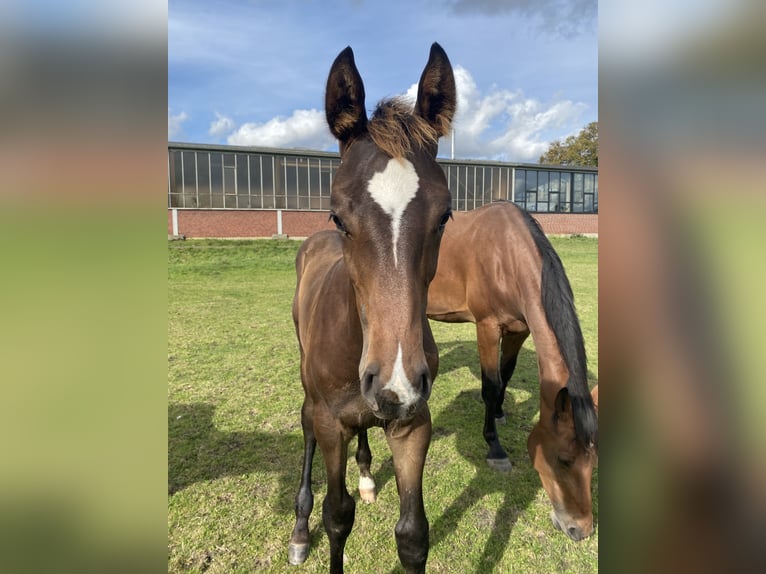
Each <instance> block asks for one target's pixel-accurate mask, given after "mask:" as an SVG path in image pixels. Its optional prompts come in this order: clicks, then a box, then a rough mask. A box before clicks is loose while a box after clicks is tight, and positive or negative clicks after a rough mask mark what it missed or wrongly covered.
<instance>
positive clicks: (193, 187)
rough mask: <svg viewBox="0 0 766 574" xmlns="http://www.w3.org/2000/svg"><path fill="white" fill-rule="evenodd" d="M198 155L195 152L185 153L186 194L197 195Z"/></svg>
mask: <svg viewBox="0 0 766 574" xmlns="http://www.w3.org/2000/svg"><path fill="white" fill-rule="evenodd" d="M195 160H196V154H195V153H194V152H193V151H185V152H183V166H184V194H186V195H190V196H196V195H197V166H196V161H195Z"/></svg>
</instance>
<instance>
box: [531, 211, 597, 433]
mask: <svg viewBox="0 0 766 574" xmlns="http://www.w3.org/2000/svg"><path fill="white" fill-rule="evenodd" d="M519 211H521V213H522V214H523V216H524V220H525V221H526V223H527V227H528V229H529V232H530V234H531V235H532V238H533V239H534V242H535V245H536V246H537V250H538V252H539V253H540V257H541V258H542V267H543V269H542V286H541V290H542V301H543V309H544V311H545V317H546V319H547V320H548V324H549V325H550V327H551V329H552V330H553V334H554V335H555V337H556V342H557V343H558V345H559V350H560V351H561V355H562V356H563V358H564V363H565V364H566V366H567V369H568V370H569V379H568V380H567V391H568V394H569V399H570V401H571V404H572V416H573V418H574V427H575V436H576V437H577V440H578V442H580V444H581V445H582V446H583V447H584V448H590V447H591V445H593V446H598V417H597V416H596V410H595V407H594V405H593V398H592V397H591V394H590V391H589V390H588V377H587V373H588V371H587V360H586V357H585V341H584V340H583V336H582V330H581V329H580V321H579V319H578V318H577V312H576V311H575V305H574V295H573V294H572V286H571V285H570V283H569V279H568V278H567V276H566V273H565V272H564V265H563V264H562V263H561V259H560V258H559V256H558V253H556V251H555V250H554V249H553V245H551V242H550V241H549V240H548V238H547V237H546V236H545V233H543V230H542V228H541V227H540V224H539V223H538V222H537V220H536V219H534V218H533V217H532V216H531V215H529V214H528V213H527V212H526V211H524V210H523V209H519Z"/></svg>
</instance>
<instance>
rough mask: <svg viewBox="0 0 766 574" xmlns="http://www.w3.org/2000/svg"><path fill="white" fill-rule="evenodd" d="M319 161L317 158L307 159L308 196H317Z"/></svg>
mask: <svg viewBox="0 0 766 574" xmlns="http://www.w3.org/2000/svg"><path fill="white" fill-rule="evenodd" d="M319 161H320V160H319V159H309V181H308V191H309V193H308V194H309V196H310V197H319ZM314 209H316V208H314Z"/></svg>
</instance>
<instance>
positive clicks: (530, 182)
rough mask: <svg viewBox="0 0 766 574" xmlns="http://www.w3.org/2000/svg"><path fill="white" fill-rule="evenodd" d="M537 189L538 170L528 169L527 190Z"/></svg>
mask: <svg viewBox="0 0 766 574" xmlns="http://www.w3.org/2000/svg"><path fill="white" fill-rule="evenodd" d="M536 190H537V172H536V171H534V170H531V169H530V170H527V191H536Z"/></svg>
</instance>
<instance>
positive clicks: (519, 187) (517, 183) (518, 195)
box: [513, 169, 527, 207]
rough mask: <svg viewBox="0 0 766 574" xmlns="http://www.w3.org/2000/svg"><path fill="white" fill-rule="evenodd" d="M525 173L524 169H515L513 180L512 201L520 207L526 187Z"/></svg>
mask: <svg viewBox="0 0 766 574" xmlns="http://www.w3.org/2000/svg"><path fill="white" fill-rule="evenodd" d="M526 173H527V172H526V170H523V169H517V170H516V176H515V180H514V182H513V201H514V202H516V203H517V204H518V205H520V206H522V207H524V201H525V200H524V192H525V190H526V188H527V184H526Z"/></svg>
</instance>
